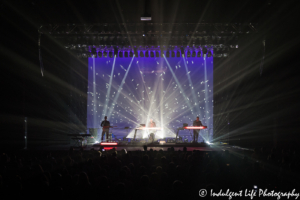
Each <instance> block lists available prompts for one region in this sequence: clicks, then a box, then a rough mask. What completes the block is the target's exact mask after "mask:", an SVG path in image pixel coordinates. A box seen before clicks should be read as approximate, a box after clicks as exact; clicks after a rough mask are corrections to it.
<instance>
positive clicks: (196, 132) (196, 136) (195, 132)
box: [193, 117, 203, 142]
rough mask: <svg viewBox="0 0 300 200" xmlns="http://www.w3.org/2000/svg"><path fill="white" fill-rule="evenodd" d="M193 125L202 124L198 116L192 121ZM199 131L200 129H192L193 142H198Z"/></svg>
mask: <svg viewBox="0 0 300 200" xmlns="http://www.w3.org/2000/svg"><path fill="white" fill-rule="evenodd" d="M193 126H203V125H202V123H201V121H200V120H199V117H197V119H196V120H195V121H194V122H193ZM199 132H200V129H198V130H197V129H196V130H194V141H193V142H198V137H199Z"/></svg>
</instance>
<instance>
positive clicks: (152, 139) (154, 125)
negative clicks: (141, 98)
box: [148, 119, 156, 142]
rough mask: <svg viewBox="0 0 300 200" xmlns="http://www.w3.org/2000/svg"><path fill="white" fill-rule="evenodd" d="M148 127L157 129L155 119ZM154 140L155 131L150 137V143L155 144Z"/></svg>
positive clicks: (151, 120)
mask: <svg viewBox="0 0 300 200" xmlns="http://www.w3.org/2000/svg"><path fill="white" fill-rule="evenodd" d="M148 127H149V128H151V127H156V124H155V122H154V121H153V119H150V122H149V124H148ZM154 138H155V134H154V131H153V132H152V133H150V135H149V141H150V142H154Z"/></svg>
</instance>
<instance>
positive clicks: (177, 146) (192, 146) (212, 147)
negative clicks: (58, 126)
mask: <svg viewBox="0 0 300 200" xmlns="http://www.w3.org/2000/svg"><path fill="white" fill-rule="evenodd" d="M144 145H145V144H139V145H130V144H127V145H126V144H123V145H113V146H112V145H106V146H104V145H102V147H103V148H104V151H107V150H109V149H112V148H115V149H116V150H117V151H121V150H122V149H126V151H144ZM71 147H73V148H74V150H79V149H81V147H75V146H71V145H70V144H65V145H62V144H60V145H43V146H35V147H32V148H30V149H32V150H54V151H55V150H69V149H70V148H71ZM171 147H173V148H174V151H179V150H180V151H183V148H184V147H186V149H187V151H194V150H197V151H225V150H228V151H245V150H246V151H252V149H248V148H242V147H238V146H232V145H228V144H211V145H209V146H203V145H200V144H191V143H189V144H164V145H160V144H157V145H153V144H152V145H147V150H148V151H149V150H150V149H153V150H154V151H159V150H163V151H168V149H170V148H171ZM82 148H83V150H87V151H88V150H91V149H94V150H100V144H88V145H87V146H84V147H82Z"/></svg>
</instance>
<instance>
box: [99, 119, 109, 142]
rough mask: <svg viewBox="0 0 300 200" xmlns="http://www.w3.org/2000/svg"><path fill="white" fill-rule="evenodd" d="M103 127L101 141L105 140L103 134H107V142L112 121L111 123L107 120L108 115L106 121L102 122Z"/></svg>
mask: <svg viewBox="0 0 300 200" xmlns="http://www.w3.org/2000/svg"><path fill="white" fill-rule="evenodd" d="M101 127H103V130H102V137H101V141H103V136H104V134H105V136H106V142H108V135H109V127H110V123H109V121H107V116H105V117H104V121H102V122H101Z"/></svg>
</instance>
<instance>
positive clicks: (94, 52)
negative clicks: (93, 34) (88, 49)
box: [92, 48, 97, 58]
mask: <svg viewBox="0 0 300 200" xmlns="http://www.w3.org/2000/svg"><path fill="white" fill-rule="evenodd" d="M92 57H93V58H97V51H96V48H92Z"/></svg>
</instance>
